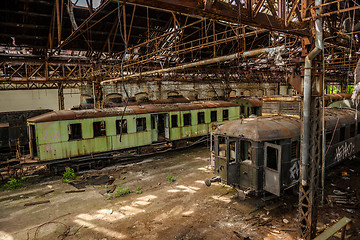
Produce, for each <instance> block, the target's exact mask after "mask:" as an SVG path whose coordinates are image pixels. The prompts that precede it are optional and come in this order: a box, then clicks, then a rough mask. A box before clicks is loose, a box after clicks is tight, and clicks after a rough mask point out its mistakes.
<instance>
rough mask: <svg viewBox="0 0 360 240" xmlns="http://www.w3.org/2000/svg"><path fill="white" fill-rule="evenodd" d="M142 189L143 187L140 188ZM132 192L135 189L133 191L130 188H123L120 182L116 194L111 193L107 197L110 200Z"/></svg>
mask: <svg viewBox="0 0 360 240" xmlns="http://www.w3.org/2000/svg"><path fill="white" fill-rule="evenodd" d="M140 190H141V188H140ZM132 192H133V191H131V190H130V189H129V188H123V187H122V185H121V183H119V185H118V188H117V190H116V192H115V193H114V194H109V195H108V197H107V198H108V199H109V200H110V199H113V198H118V197H123V196H125V195H128V194H130V193H132ZM136 193H137V192H136Z"/></svg>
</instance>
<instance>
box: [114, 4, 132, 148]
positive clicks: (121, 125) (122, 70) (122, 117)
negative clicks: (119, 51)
mask: <svg viewBox="0 0 360 240" xmlns="http://www.w3.org/2000/svg"><path fill="white" fill-rule="evenodd" d="M117 4H118V5H117V13H118V21H119V32H120V37H121V39H122V40H123V42H124V44H125V51H124V55H123V57H122V59H121V65H120V71H121V72H120V74H121V75H120V76H121V83H122V87H123V89H124V92H125V95H126V102H125V106H124V110H123V111H122V114H121V120H120V137H119V141H120V142H121V137H122V132H123V125H124V115H125V111H126V108H127V105H128V102H129V94H128V92H127V90H126V87H125V82H124V60H125V57H126V54H127V47H128V46H127V42H126V41H125V38H124V35H123V32H122V27H121V17H120V15H121V13H120V1H118V2H117ZM124 14H125V13H124ZM124 27H125V28H126V26H124Z"/></svg>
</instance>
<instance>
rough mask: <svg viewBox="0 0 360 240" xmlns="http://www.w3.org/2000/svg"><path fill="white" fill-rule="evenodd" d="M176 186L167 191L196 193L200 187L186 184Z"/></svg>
mask: <svg viewBox="0 0 360 240" xmlns="http://www.w3.org/2000/svg"><path fill="white" fill-rule="evenodd" d="M176 188H180V189H176ZM176 188H175V189H169V190H168V191H167V192H169V193H177V192H188V193H195V192H196V191H198V190H199V189H200V188H198V187H193V186H184V185H178V186H176Z"/></svg>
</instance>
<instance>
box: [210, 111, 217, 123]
mask: <svg viewBox="0 0 360 240" xmlns="http://www.w3.org/2000/svg"><path fill="white" fill-rule="evenodd" d="M210 118H211V122H216V121H217V111H211V113H210Z"/></svg>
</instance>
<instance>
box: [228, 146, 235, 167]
mask: <svg viewBox="0 0 360 240" xmlns="http://www.w3.org/2000/svg"><path fill="white" fill-rule="evenodd" d="M229 149H230V154H229V155H230V156H229V157H230V158H229V162H230V163H232V162H235V160H236V142H230V143H229Z"/></svg>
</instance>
